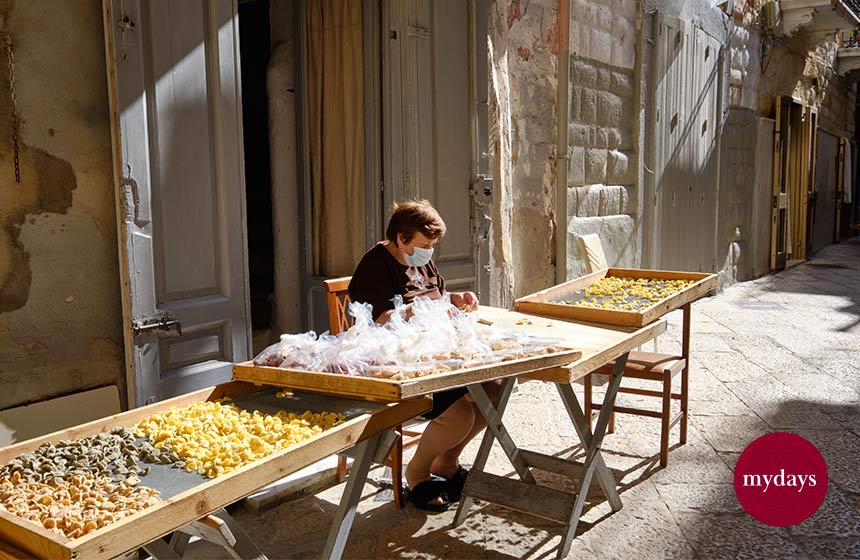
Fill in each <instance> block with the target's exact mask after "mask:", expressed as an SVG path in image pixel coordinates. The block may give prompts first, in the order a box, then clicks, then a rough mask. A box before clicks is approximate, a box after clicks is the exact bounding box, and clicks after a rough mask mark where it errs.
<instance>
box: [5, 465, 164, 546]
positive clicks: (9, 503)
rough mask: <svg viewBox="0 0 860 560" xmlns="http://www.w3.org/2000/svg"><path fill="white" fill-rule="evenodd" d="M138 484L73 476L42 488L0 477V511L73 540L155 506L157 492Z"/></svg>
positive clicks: (14, 476) (15, 476) (13, 477)
mask: <svg viewBox="0 0 860 560" xmlns="http://www.w3.org/2000/svg"><path fill="white" fill-rule="evenodd" d="M139 482H140V480H139V479H131V478H129V479H126V481H125V482H121V483H119V484H117V483H115V482H113V481H112V480H111V479H110V478H107V477H103V476H99V477H92V476H89V475H75V476H69V477H67V478H66V479H65V480H60V479H54V481H53V482H52V483H50V484H43V483H41V482H29V481H27V480H25V479H23V478H22V477H21V476H20V474H19V473H17V472H16V473H13V474H12V475H10V476H3V477H0V508H2V509H4V510H6V511H8V512H10V513H13V514H14V515H17V516H18V517H21V518H24V519H27V520H28V521H32V522H33V523H36V524H39V525H41V526H42V527H44V528H46V529H50V530H51V531H53V532H55V533H58V534H60V535H64V536H66V537H68V538H70V539H76V538H78V537H82V536H84V535H86V534H89V533H91V532H93V531H95V530H97V529H100V528H102V527H104V526H105V525H109V524H111V523H114V522H116V521H118V520H120V519H122V518H123V517H128V516H129V515H132V514H133V513H136V512H138V511H140V510H143V509H146V508H148V507H150V506H153V505H155V504H156V503H158V502H159V501H160V498H159V494H158V491H157V490H153V489H152V488H148V487H146V486H135V484H139Z"/></svg>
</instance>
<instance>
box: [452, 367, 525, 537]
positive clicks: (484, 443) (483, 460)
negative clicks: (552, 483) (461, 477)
mask: <svg viewBox="0 0 860 560" xmlns="http://www.w3.org/2000/svg"><path fill="white" fill-rule="evenodd" d="M515 381H516V380H515V379H513V378H508V379H505V380H504V381H503V382H502V391H501V394H500V396H499V404H498V406H497V407H496V408H495V410H496V417H497V418H498V419H499V422H500V423H501V418H502V415H503V414H504V413H505V408H507V406H508V400H509V399H510V398H511V392H512V391H513V388H514V383H515ZM482 390H483V389H482ZM484 395H486V392H484ZM487 400H489V399H487ZM476 402H477V401H476ZM488 425H489V423H488ZM495 439H496V438H495V435H494V431H493V430H489V429H488V430H487V431H486V432H484V438H483V439H482V440H481V446H480V447H479V448H478V454H477V455H476V456H475V462H474V463H473V464H472V470H473V471H483V470H484V466H485V465H486V464H487V459H488V458H489V457H490V450H491V449H492V448H493V441H495ZM529 476H531V473H529ZM473 502H474V500H473V499H472V498H470V497H469V496H463V497H462V498H460V505H459V506H457V513H456V515H454V527H456V526H458V525H460V524H462V523H463V521H465V520H466V516H467V515H468V514H469V509H470V508H471V507H472V504H473Z"/></svg>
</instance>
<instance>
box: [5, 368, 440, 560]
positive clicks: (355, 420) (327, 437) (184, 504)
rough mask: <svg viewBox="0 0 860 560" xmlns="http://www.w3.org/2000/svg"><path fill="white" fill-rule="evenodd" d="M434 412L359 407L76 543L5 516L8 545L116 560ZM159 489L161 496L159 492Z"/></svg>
mask: <svg viewBox="0 0 860 560" xmlns="http://www.w3.org/2000/svg"><path fill="white" fill-rule="evenodd" d="M258 391H260V388H259V387H255V386H254V385H252V384H250V383H242V382H230V383H225V384H223V385H219V386H217V387H210V388H208V389H202V390H200V391H196V392H194V393H190V394H188V395H183V396H180V397H176V398H173V399H169V400H166V401H162V402H159V403H155V404H152V405H149V406H145V407H142V408H139V409H135V410H131V411H129V412H124V413H121V414H116V415H113V416H110V417H107V418H104V419H100V420H96V421H94V422H89V423H87V424H83V425H81V426H76V427H74V428H70V429H68V430H62V431H59V432H55V433H53V434H50V435H47V436H44V437H40V438H35V439H32V440H28V441H25V442H21V443H18V444H15V445H11V446H8V447H5V448H2V449H0V463H2V464H5V463H7V462H8V461H9V460H11V459H12V458H14V457H16V456H17V455H19V454H21V453H24V452H27V451H32V450H34V449H36V448H37V447H39V446H40V445H41V444H42V443H44V442H46V441H47V442H52V443H56V442H58V441H59V440H61V439H77V438H80V437H85V436H88V435H93V434H97V433H99V432H102V431H105V430H109V429H110V428H113V427H116V426H125V427H131V426H133V425H134V424H136V423H137V422H139V421H140V420H142V419H143V418H145V417H147V416H149V415H151V414H154V413H156V412H160V411H164V410H167V409H169V408H170V407H171V406H184V405H188V404H191V403H193V402H198V401H206V400H216V399H219V398H221V397H224V396H230V397H232V398H242V397H249V396H251V397H252V396H253V395H251V394H252V393H255V392H258ZM269 391H272V390H271V389H270V390H269ZM296 398H297V399H299V401H301V398H302V397H301V395H296ZM307 398H308V400H310V399H311V398H312V399H313V400H314V401H315V403H316V404H317V405H319V404H320V403H322V404H325V401H324V399H328V401H330V404H331V406H332V409H335V408H336V407H338V406H341V407H342V406H343V404H344V401H343V400H342V399H335V398H330V397H319V396H308V397H307ZM321 399H323V401H321ZM430 406H431V401H430V399H427V398H419V399H412V400H407V401H403V402H400V403H391V404H384V405H379V406H375V405H368V404H367V403H355V404H354V407H353V408H355V409H356V410H359V411H361V410H366V412H360V413H359V412H356V413H354V414H353V415H351V416H350V417H349V418H348V419H347V421H345V422H344V423H342V424H340V425H338V426H335V427H333V428H331V429H329V430H326V431H325V432H323V433H321V434H319V435H317V436H314V437H313V438H310V439H308V440H306V441H304V442H302V443H300V444H298V445H295V446H293V447H290V448H288V449H284V450H281V451H278V452H276V453H273V454H272V455H270V456H268V457H265V458H263V459H259V460H257V461H255V462H253V463H251V464H249V465H245V466H244V467H242V468H239V469H236V470H235V471H232V472H230V473H228V474H226V475H223V476H220V477H218V478H214V479H205V478H203V477H200V478H201V480H200V484H198V485H196V486H193V487H191V488H190V489H188V490H185V491H182V492H180V493H178V494H176V495H174V496H172V497H170V498H169V499H166V500H163V501H161V502H160V503H158V504H156V505H154V506H152V507H150V508H147V509H145V510H143V511H140V512H137V513H135V514H134V515H131V516H129V517H127V518H124V519H122V520H120V521H118V522H116V523H114V524H112V525H108V526H106V527H102V528H101V529H99V530H97V531H94V532H92V533H90V534H88V535H85V536H83V537H80V538H78V539H74V540H71V539H68V538H66V537H63V536H62V535H58V534H56V533H53V532H52V531H48V530H47V529H43V528H42V527H40V526H38V525H36V524H35V523H32V522H30V521H27V520H25V519H22V518H19V517H17V516H15V515H12V514H11V513H7V512H5V511H0V540H2V541H4V542H5V543H7V544H9V545H11V546H13V547H16V548H18V549H21V550H23V551H25V552H26V553H27V555H33V556H35V557H38V558H62V559H72V558H86V559H90V558H92V559H100V558H113V557H115V556H118V555H120V554H124V553H125V552H128V551H131V550H134V549H136V548H139V547H140V546H142V545H144V544H146V543H148V542H150V541H152V540H154V539H156V538H159V537H161V536H163V535H166V534H167V533H170V532H172V531H175V530H176V529H178V528H179V527H182V526H184V525H186V524H188V523H191V522H193V521H195V520H197V519H200V518H202V517H204V516H206V515H208V514H209V513H212V512H213V511H216V510H218V509H221V508H223V507H225V506H227V505H229V504H231V503H233V502H235V501H237V500H239V499H241V498H243V497H245V496H247V495H248V494H250V493H251V492H253V491H255V490H257V489H259V488H262V487H263V486H266V485H267V484H269V483H271V482H274V481H276V480H278V479H280V478H283V477H284V476H286V475H288V474H290V473H292V472H295V471H297V470H299V469H301V468H303V467H305V466H307V465H310V464H312V463H315V462H316V461H318V460H320V459H322V458H324V457H328V456H329V455H332V454H333V453H338V452H340V451H343V450H344V449H346V448H348V447H351V446H353V445H355V444H356V443H358V442H360V441H362V440H364V439H367V438H369V437H371V436H373V435H375V434H377V433H379V432H381V431H383V430H386V429H389V428H392V427H393V426H396V425H398V424H400V423H402V422H404V421H406V420H408V419H410V418H413V417H415V416H417V415H418V414H421V413H422V412H426V411H427V410H429V409H430ZM293 408H295V405H294V406H293ZM141 479H142V484H144V485H146V484H147V479H146V477H145V476H144V477H141ZM156 489H159V488H157V487H156Z"/></svg>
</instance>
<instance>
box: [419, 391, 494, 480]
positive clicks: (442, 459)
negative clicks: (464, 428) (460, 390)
mask: <svg viewBox="0 0 860 560" xmlns="http://www.w3.org/2000/svg"><path fill="white" fill-rule="evenodd" d="M482 386H483V388H484V390H485V391H486V392H487V396H488V397H490V401H491V402H492V403H493V405H498V404H499V394H500V393H501V387H502V385H501V383H500V382H498V381H488V382H487V383H483V384H482ZM463 398H464V399H465V400H466V401H468V402H469V404H470V405H471V406H472V410H473V411H474V415H475V420H474V421H473V422H472V429H471V430H469V432H468V433H467V434H466V437H464V438H463V441H461V442H460V443H459V444H457V445H455V446H454V447H451V448H450V449H447V450H445V451H443V452H442V453H440V454H439V455H438V456H437V457H436V458H435V459H434V460H433V463H432V464H431V465H430V472H432V473H433V474H435V475H438V476H444V477H445V478H451V477H452V476H454V473H456V472H457V469H458V468H460V454H461V453H462V452H463V449H465V448H466V446H467V445H468V444H469V442H470V441H472V439H474V438H475V436H477V435H478V434H479V433H480V432H481V430H483V429H484V428H486V427H487V421H486V420H484V417H483V416H482V415H481V412H480V411H479V410H478V405H477V404H475V400H474V399H473V398H472V395H466V396H465V397H463Z"/></svg>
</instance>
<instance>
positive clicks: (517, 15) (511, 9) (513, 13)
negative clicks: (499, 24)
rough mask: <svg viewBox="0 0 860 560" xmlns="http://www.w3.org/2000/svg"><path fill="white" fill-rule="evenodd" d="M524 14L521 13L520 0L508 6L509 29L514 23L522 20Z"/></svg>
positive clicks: (514, 0)
mask: <svg viewBox="0 0 860 560" xmlns="http://www.w3.org/2000/svg"><path fill="white" fill-rule="evenodd" d="M522 17H523V14H522V13H521V12H520V0H513V2H511V3H510V4H508V29H510V28H511V27H513V25H514V22H515V21H518V20H520V19H522Z"/></svg>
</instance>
